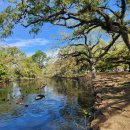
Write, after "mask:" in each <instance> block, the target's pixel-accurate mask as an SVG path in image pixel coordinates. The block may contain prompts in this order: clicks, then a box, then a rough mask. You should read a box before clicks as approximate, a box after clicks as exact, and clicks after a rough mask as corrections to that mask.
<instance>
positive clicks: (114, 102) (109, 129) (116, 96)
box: [91, 73, 130, 130]
mask: <svg viewBox="0 0 130 130" xmlns="http://www.w3.org/2000/svg"><path fill="white" fill-rule="evenodd" d="M93 86H94V91H95V93H96V94H95V97H96V100H95V109H96V111H95V114H94V120H93V121H92V123H91V126H92V128H93V130H130V74H128V73H116V74H114V73H113V74H100V75H98V76H97V78H96V79H95V80H93Z"/></svg>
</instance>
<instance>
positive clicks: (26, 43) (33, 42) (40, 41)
mask: <svg viewBox="0 0 130 130" xmlns="http://www.w3.org/2000/svg"><path fill="white" fill-rule="evenodd" d="M48 43H50V41H49V40H47V39H45V38H35V39H16V38H15V39H6V40H5V41H1V44H6V45H9V46H16V47H19V48H24V47H33V46H44V45H46V44H48Z"/></svg>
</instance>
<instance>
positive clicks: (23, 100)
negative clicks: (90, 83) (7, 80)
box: [0, 79, 92, 130]
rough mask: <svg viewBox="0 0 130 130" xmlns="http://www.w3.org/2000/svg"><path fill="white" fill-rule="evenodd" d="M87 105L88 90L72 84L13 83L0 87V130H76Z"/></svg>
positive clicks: (80, 84)
mask: <svg viewBox="0 0 130 130" xmlns="http://www.w3.org/2000/svg"><path fill="white" fill-rule="evenodd" d="M43 82H45V83H47V85H46V86H45V87H44V88H42V89H41V88H40V86H41V85H42V83H43ZM38 94H43V95H45V97H44V98H42V99H41V100H35V97H36V96H37V95H38ZM91 105H92V96H91V92H90V89H89V87H87V86H85V85H83V84H82V82H79V81H76V80H59V79H58V80H49V79H46V80H45V81H21V82H13V83H11V84H9V85H7V86H1V87H0V130H76V124H75V123H79V124H81V125H84V116H83V113H82V109H83V108H86V109H87V108H89V107H91Z"/></svg>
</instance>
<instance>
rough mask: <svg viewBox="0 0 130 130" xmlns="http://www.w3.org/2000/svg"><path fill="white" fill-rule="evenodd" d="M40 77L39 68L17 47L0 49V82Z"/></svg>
mask: <svg viewBox="0 0 130 130" xmlns="http://www.w3.org/2000/svg"><path fill="white" fill-rule="evenodd" d="M41 75H42V72H41V69H40V68H39V66H38V65H37V64H36V63H34V62H33V60H32V58H31V57H27V56H26V54H25V53H23V52H22V51H20V50H19V49H18V48H17V47H2V46H1V47H0V80H3V81H8V80H14V79H22V78H25V77H26V78H38V77H40V76H41Z"/></svg>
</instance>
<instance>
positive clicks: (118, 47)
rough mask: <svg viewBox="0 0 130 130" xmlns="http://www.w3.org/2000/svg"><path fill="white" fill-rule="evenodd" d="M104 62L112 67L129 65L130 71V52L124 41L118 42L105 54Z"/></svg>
mask: <svg viewBox="0 0 130 130" xmlns="http://www.w3.org/2000/svg"><path fill="white" fill-rule="evenodd" d="M103 62H104V63H105V64H106V65H108V66H111V67H112V66H113V67H116V66H122V65H125V66H126V65H127V66H128V67H127V68H128V69H129V71H130V52H129V50H128V49H127V48H126V46H124V44H123V43H122V42H121V43H120V44H119V43H118V42H117V43H116V44H115V45H114V46H113V47H112V48H111V49H110V51H109V53H108V54H107V55H105V57H104V59H103ZM99 67H100V68H101V66H99Z"/></svg>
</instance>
